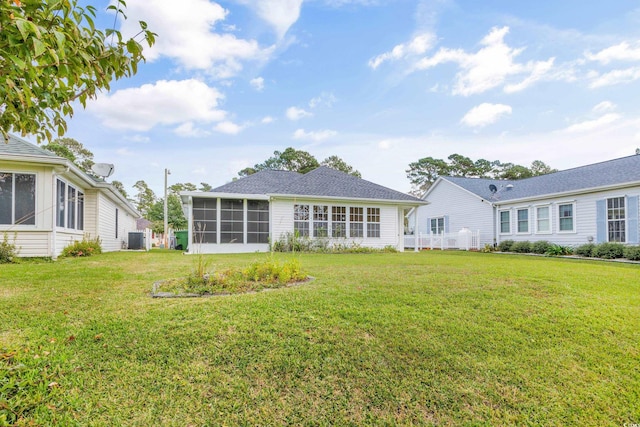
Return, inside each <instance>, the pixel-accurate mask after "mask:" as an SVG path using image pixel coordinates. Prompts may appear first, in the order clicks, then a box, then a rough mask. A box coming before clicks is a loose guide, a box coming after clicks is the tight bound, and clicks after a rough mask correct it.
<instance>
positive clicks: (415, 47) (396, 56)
mask: <svg viewBox="0 0 640 427" xmlns="http://www.w3.org/2000/svg"><path fill="white" fill-rule="evenodd" d="M434 41H435V37H434V36H433V34H429V33H424V34H418V35H417V36H415V37H414V38H413V39H412V40H411V41H410V42H408V43H404V44H399V45H396V46H395V47H394V48H393V49H391V50H390V51H389V52H385V53H382V54H380V55H378V56H376V57H375V58H373V59H370V60H369V67H371V68H373V69H374V70H375V69H376V68H378V67H379V66H380V65H382V63H383V62H386V61H397V60H400V59H405V58H408V57H412V56H417V55H422V54H424V53H425V52H426V51H427V50H429V49H431V48H432V47H433V43H434Z"/></svg>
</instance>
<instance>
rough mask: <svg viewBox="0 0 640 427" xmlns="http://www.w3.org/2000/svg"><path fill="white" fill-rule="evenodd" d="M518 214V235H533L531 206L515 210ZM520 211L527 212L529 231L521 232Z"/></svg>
mask: <svg viewBox="0 0 640 427" xmlns="http://www.w3.org/2000/svg"><path fill="white" fill-rule="evenodd" d="M514 211H515V213H516V217H515V219H516V234H531V209H530V208H529V206H523V207H519V208H515V209H514ZM520 211H526V212H527V231H520Z"/></svg>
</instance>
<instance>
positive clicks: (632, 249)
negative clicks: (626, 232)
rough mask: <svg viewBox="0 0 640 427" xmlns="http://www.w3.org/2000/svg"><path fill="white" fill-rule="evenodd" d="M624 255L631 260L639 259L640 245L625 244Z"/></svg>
mask: <svg viewBox="0 0 640 427" xmlns="http://www.w3.org/2000/svg"><path fill="white" fill-rule="evenodd" d="M624 257H625V258H626V259H630V260H631V261H640V246H627V247H625V248H624Z"/></svg>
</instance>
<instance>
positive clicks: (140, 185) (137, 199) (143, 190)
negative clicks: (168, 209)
mask: <svg viewBox="0 0 640 427" xmlns="http://www.w3.org/2000/svg"><path fill="white" fill-rule="evenodd" d="M133 188H135V189H136V190H137V191H138V192H137V193H136V194H135V196H133V198H134V203H135V205H136V209H137V210H138V212H140V213H141V214H142V216H144V217H145V218H147V219H151V218H149V217H148V213H149V211H150V210H151V208H152V207H153V206H154V205H155V203H156V195H155V193H154V192H153V190H152V189H151V188H149V186H148V185H147V183H146V182H144V181H143V180H139V181H137V182H136V183H135V184H134V185H133ZM163 216H164V213H163Z"/></svg>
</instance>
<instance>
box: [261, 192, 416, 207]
mask: <svg viewBox="0 0 640 427" xmlns="http://www.w3.org/2000/svg"><path fill="white" fill-rule="evenodd" d="M267 195H268V196H269V197H270V198H271V199H272V200H277V199H287V200H290V199H297V200H299V199H317V200H328V201H329V200H336V201H351V202H353V201H358V202H363V203H378V204H384V205H404V206H415V207H417V206H422V205H426V204H428V202H426V201H424V200H416V201H413V200H388V199H373V198H359V197H336V196H312V195H306V194H267Z"/></svg>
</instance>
